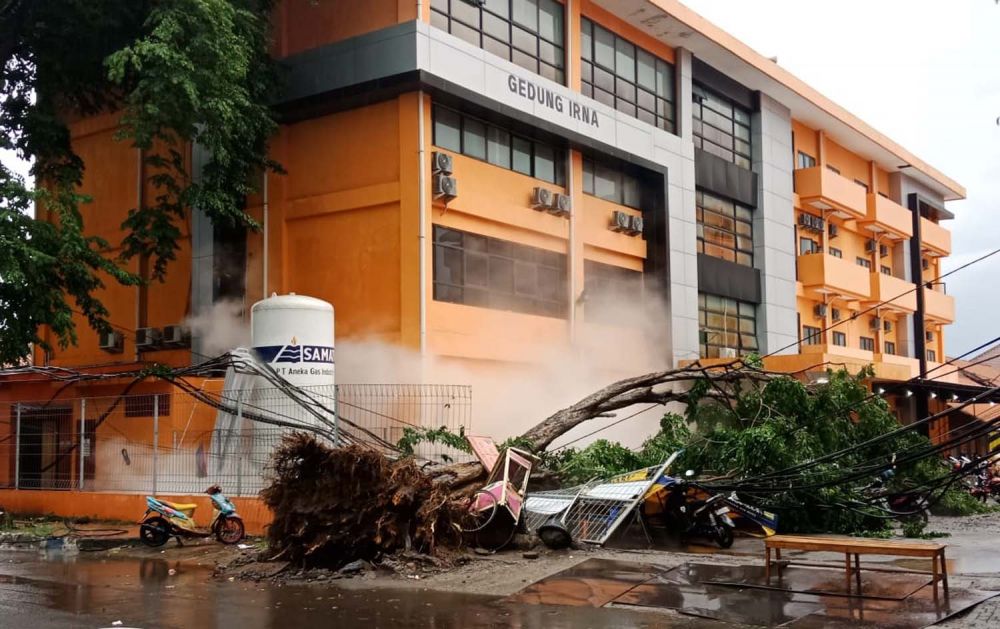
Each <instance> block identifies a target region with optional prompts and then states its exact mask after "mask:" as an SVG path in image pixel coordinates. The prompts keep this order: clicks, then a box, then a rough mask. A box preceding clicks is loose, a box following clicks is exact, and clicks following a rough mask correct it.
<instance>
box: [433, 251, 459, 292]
mask: <svg viewBox="0 0 1000 629" xmlns="http://www.w3.org/2000/svg"><path fill="white" fill-rule="evenodd" d="M434 277H435V280H436V281H439V282H444V283H446V284H455V285H458V286H461V285H462V283H463V278H464V275H463V269H462V250H461V249H453V248H451V247H437V249H436V250H435V252H434Z"/></svg>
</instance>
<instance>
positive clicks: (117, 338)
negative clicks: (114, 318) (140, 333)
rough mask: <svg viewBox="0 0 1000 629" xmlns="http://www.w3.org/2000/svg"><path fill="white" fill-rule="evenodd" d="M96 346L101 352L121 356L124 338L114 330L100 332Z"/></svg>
mask: <svg viewBox="0 0 1000 629" xmlns="http://www.w3.org/2000/svg"><path fill="white" fill-rule="evenodd" d="M97 345H98V347H100V348H101V350H102V351H105V352H107V353H109V354H121V353H122V350H123V349H124V347H125V337H123V336H122V333H121V332H117V331H115V330H112V331H110V332H102V333H101V334H100V336H98V340H97Z"/></svg>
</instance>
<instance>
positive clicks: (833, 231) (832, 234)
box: [830, 223, 840, 238]
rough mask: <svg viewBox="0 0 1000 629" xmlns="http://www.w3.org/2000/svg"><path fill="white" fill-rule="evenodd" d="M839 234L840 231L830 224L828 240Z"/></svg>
mask: <svg viewBox="0 0 1000 629" xmlns="http://www.w3.org/2000/svg"><path fill="white" fill-rule="evenodd" d="M839 234H840V229H839V228H838V227H837V226H836V225H834V224H833V223H830V238H836V237H837V236H838V235H839Z"/></svg>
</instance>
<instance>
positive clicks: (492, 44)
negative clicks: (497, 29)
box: [483, 35, 510, 59]
mask: <svg viewBox="0 0 1000 629" xmlns="http://www.w3.org/2000/svg"><path fill="white" fill-rule="evenodd" d="M483 50H485V51H486V52H489V53H493V54H494V55H496V56H498V57H501V58H503V59H510V46H508V45H507V44H505V43H503V42H501V41H497V40H495V39H493V38H492V37H489V36H488V35H483Z"/></svg>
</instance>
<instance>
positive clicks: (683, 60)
mask: <svg viewBox="0 0 1000 629" xmlns="http://www.w3.org/2000/svg"><path fill="white" fill-rule="evenodd" d="M691 58H692V57H691V51H690V50H688V49H686V48H677V49H676V50H675V51H674V81H675V86H674V95H675V97H676V98H675V99H674V103H675V107H676V111H675V112H674V119H675V120H676V121H677V135H679V136H680V137H681V138H683V139H684V140H688V141H690V140H691V138H692V137H693V134H694V127H693V124H692V120H693V118H692V114H691V110H692V109H693V107H692V102H691V97H692V94H691V78H692V71H691Z"/></svg>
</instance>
